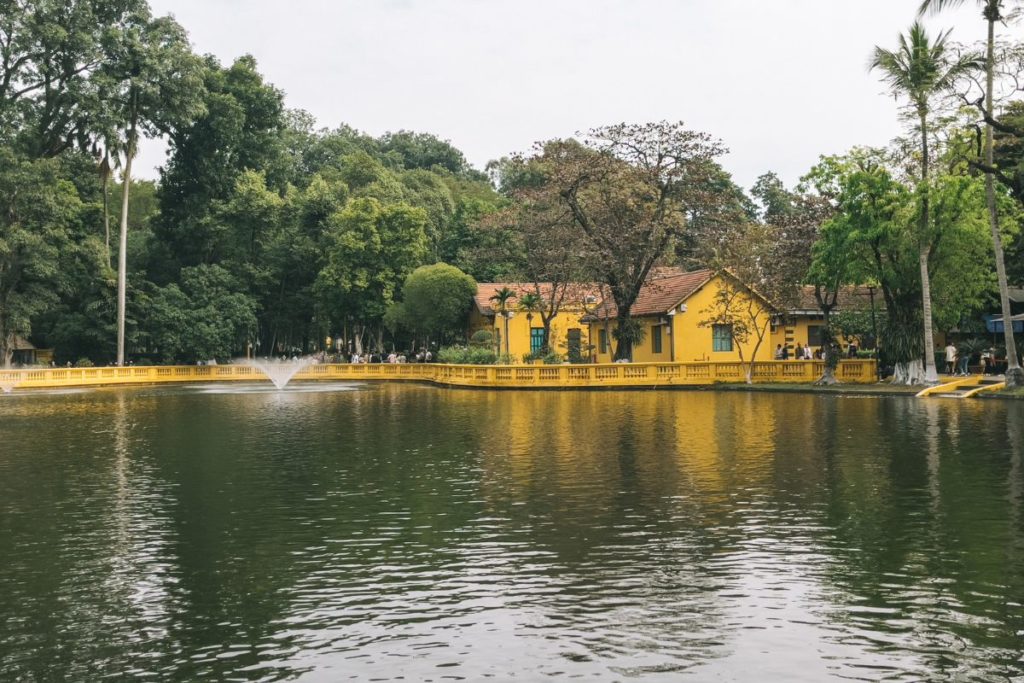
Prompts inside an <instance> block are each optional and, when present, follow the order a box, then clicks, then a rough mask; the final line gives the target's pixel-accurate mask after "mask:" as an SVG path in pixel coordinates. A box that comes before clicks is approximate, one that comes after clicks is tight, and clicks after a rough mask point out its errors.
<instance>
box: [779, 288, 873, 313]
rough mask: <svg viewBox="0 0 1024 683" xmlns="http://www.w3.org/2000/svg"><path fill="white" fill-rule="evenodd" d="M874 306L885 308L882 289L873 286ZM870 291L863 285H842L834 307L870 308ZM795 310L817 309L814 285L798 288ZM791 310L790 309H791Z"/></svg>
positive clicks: (840, 308)
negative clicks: (798, 296)
mask: <svg viewBox="0 0 1024 683" xmlns="http://www.w3.org/2000/svg"><path fill="white" fill-rule="evenodd" d="M875 307H876V309H878V310H882V309H884V308H885V298H884V297H883V296H882V291H881V290H880V289H878V288H877V287H876V288H875ZM870 308H871V292H870V290H869V289H868V288H867V287H866V286H864V285H856V286H853V285H851V286H849V287H843V288H842V289H840V290H839V298H838V299H836V309H837V310H846V311H857V310H870ZM793 310H796V311H817V310H818V302H817V300H816V299H815V298H814V287H804V288H802V289H801V290H800V300H799V301H798V302H797V304H796V308H795V309H793ZM791 312H792V311H791Z"/></svg>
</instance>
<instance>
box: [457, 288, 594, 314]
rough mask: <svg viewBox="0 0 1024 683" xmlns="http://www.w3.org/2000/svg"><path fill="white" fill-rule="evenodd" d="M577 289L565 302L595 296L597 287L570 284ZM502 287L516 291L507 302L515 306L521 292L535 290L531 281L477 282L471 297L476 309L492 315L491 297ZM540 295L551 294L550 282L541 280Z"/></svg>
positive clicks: (545, 297)
mask: <svg viewBox="0 0 1024 683" xmlns="http://www.w3.org/2000/svg"><path fill="white" fill-rule="evenodd" d="M571 286H572V287H573V288H574V289H576V290H578V291H573V292H570V293H569V294H568V295H566V298H565V302H566V303H572V300H573V299H574V298H579V297H580V296H581V295H582V296H597V293H598V287H597V286H596V285H591V284H586V283H582V284H577V285H571ZM502 287H508V288H509V289H511V290H512V291H513V292H515V293H516V296H515V298H513V299H512V300H511V301H510V302H509V304H508V305H509V306H511V307H516V306H518V304H519V299H520V298H521V297H522V296H523V294H527V293H532V292H535V291H536V289H535V286H534V283H532V282H479V283H477V286H476V294H475V295H474V297H473V301H474V303H476V307H477V309H478V310H479V311H480V314H481V315H488V316H490V315H494V302H493V301H491V297H492V296H494V295H495V294H496V293H497V292H498V290H500V289H501V288H502ZM540 295H541V298H542V299H547V298H548V297H550V296H551V283H549V282H542V283H541V284H540Z"/></svg>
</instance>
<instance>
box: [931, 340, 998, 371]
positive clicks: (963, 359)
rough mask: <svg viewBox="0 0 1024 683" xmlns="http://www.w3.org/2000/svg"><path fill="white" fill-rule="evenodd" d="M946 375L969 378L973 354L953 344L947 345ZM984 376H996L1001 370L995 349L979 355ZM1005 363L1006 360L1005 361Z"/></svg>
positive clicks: (986, 350)
mask: <svg viewBox="0 0 1024 683" xmlns="http://www.w3.org/2000/svg"><path fill="white" fill-rule="evenodd" d="M945 352H946V374H948V375H953V376H955V377H967V376H968V375H969V374H971V373H970V363H971V355H972V354H971V352H970V351H967V350H963V349H958V348H957V347H956V346H954V345H953V342H949V343H948V344H946V348H945ZM978 363H979V364H980V365H981V372H982V374H994V373H997V372H999V370H1000V360H999V357H998V355H997V351H996V349H995V347H992V348H988V349H985V350H984V351H982V352H981V353H980V354H979V355H978ZM1003 363H1005V360H1004V361H1003Z"/></svg>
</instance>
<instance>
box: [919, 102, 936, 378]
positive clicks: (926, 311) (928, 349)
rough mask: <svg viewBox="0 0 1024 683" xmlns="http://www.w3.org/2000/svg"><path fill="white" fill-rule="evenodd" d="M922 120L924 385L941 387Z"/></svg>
mask: <svg viewBox="0 0 1024 683" xmlns="http://www.w3.org/2000/svg"><path fill="white" fill-rule="evenodd" d="M920 117H921V191H922V192H923V193H924V195H923V196H922V197H921V222H920V226H919V230H918V232H919V234H918V240H919V241H918V245H919V250H918V262H919V265H920V268H921V318H922V321H923V322H924V382H925V384H938V383H939V374H938V373H937V372H936V371H935V337H934V334H933V331H932V284H931V277H930V276H929V274H928V256H929V255H930V253H931V246H930V242H929V240H928V228H929V225H930V221H931V217H930V215H929V213H930V211H929V209H930V207H929V198H928V191H929V189H930V188H929V186H928V171H929V169H928V163H929V161H928V116H927V112H926V111H921V112H920Z"/></svg>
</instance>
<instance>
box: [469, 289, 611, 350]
mask: <svg viewBox="0 0 1024 683" xmlns="http://www.w3.org/2000/svg"><path fill="white" fill-rule="evenodd" d="M505 287H507V288H508V289H510V290H512V291H513V292H515V297H513V298H512V299H510V300H509V301H508V303H507V304H506V310H505V312H504V314H502V313H501V311H499V310H497V306H498V304H497V303H496V302H495V301H494V300H493V297H494V295H495V294H496V293H497V292H498V291H499V290H501V289H502V288H505ZM590 290H591V288H590V287H586V286H582V285H576V286H573V287H572V291H571V292H569V293H568V294H567V295H566V298H565V301H564V303H563V304H562V306H561V307H560V308H559V312H558V314H557V315H556V316H555V317H554V318H553V319H552V320H551V333H550V334H551V338H550V339H549V343H548V348H549V349H551V350H552V351H554V352H555V353H558V354H560V355H562V356H563V357H567V358H568V357H575V356H576V355H577V354H578V355H579V357H581V358H584V359H585V358H587V349H588V347H589V346H590V340H589V338H588V336H587V326H586V325H584V324H583V323H581V322H580V317H581V316H583V315H584V305H585V303H586V300H585V297H587V296H588V294H587V292H589V291H590ZM537 292H538V287H537V286H536V285H534V284H533V283H522V282H481V283H479V284H478V285H477V290H476V296H474V297H473V307H472V309H471V310H470V314H469V334H470V336H472V334H473V333H474V332H476V331H478V330H487V331H489V332H490V333H491V334H492V335H493V338H494V343H495V348H496V350H498V352H499V353H501V354H505V353H508V354H509V355H510V356H511V357H512V359H513V360H514V361H516V362H521V361H522V360H523V357H524V356H525V355H527V354H530V353H537V352H538V351H539V350H540V348H541V345H542V344H543V339H544V323H543V320H542V319H541V315H540V313H538V312H531V311H526V310H523V308H522V306H521V305H520V303H519V302H520V299H521V298H522V297H523V296H524V295H526V294H529V293H537ZM539 295H540V298H541V299H542V300H548V299H550V297H551V285H549V284H543V283H542V284H541V285H540V287H539Z"/></svg>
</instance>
